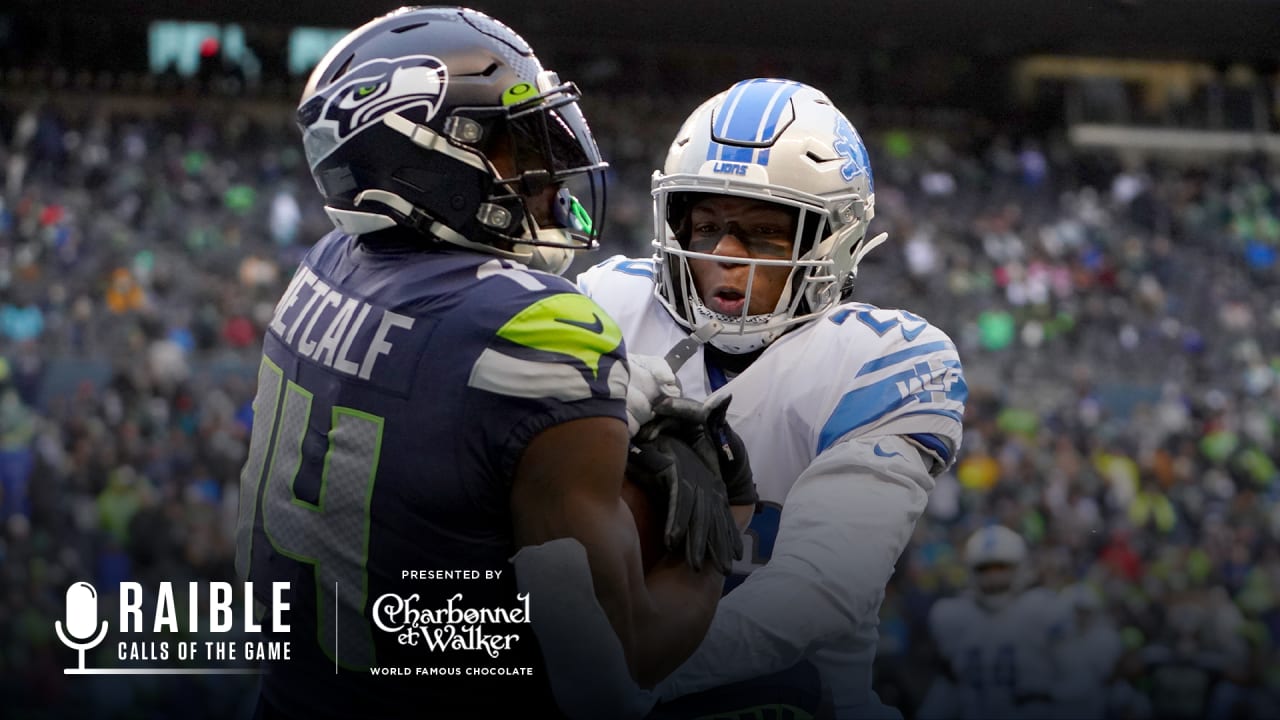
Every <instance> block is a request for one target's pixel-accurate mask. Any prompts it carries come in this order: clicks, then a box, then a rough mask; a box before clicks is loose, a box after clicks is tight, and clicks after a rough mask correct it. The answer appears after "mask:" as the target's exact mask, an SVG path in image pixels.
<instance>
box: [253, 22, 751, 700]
mask: <svg viewBox="0 0 1280 720" xmlns="http://www.w3.org/2000/svg"><path fill="white" fill-rule="evenodd" d="M578 97H579V95H578V92H577V89H576V87H575V86H574V85H573V84H572V83H565V82H561V81H560V80H559V79H558V77H557V76H556V75H555V74H554V73H551V72H549V71H546V70H544V69H543V68H542V66H541V64H540V63H539V61H538V59H537V58H536V57H535V55H534V53H533V51H532V50H531V49H530V47H529V46H528V44H526V43H525V41H524V40H523V39H521V38H520V37H519V36H518V35H517V34H516V33H514V32H513V31H512V30H511V29H509V28H508V27H506V26H505V25H503V24H501V23H499V22H498V21H496V20H494V19H493V18H491V17H488V16H486V15H484V14H482V13H479V12H475V11H471V10H467V9H463V8H405V9H402V10H400V11H396V12H393V13H391V14H389V15H386V16H383V17H380V18H377V19H375V20H373V21H371V22H369V23H368V24H366V25H364V26H363V27H360V28H358V29H356V30H355V31H353V32H352V33H350V34H349V35H348V36H347V37H346V38H344V39H343V40H342V41H340V42H339V43H338V44H337V45H336V46H335V47H334V48H333V49H332V50H330V51H329V53H328V54H327V55H326V56H325V57H324V58H323V59H322V60H321V61H320V63H319V64H318V66H317V67H316V69H315V71H314V72H313V74H312V75H311V78H310V80H309V82H308V84H307V86H306V89H305V90H304V92H303V96H302V100H301V103H300V106H299V108H298V116H297V117H298V123H299V126H300V128H301V130H302V134H303V139H304V147H305V152H306V157H307V160H308V162H309V164H310V168H311V171H312V174H313V176H314V178H315V181H316V184H317V186H318V188H319V189H320V192H321V193H322V194H323V196H324V198H325V205H326V212H327V213H328V215H329V217H330V218H331V219H332V221H333V223H334V225H335V226H336V230H335V231H333V232H331V233H330V234H328V235H326V236H325V237H324V238H322V239H321V240H320V241H319V242H318V243H317V244H316V245H315V246H314V247H313V248H312V249H311V250H310V251H309V252H308V254H307V255H306V257H305V258H304V259H303V261H302V263H301V265H300V267H299V268H298V270H297V273H296V274H295V275H294V277H293V280H292V282H291V283H290V285H289V287H288V288H287V290H286V291H285V293H284V296H283V297H282V298H281V300H280V302H279V304H278V305H277V307H276V309H275V312H274V315H273V317H272V318H271V320H270V323H269V327H268V330H267V332H266V336H265V339H264V347H263V358H262V363H261V368H260V371H259V375H258V393H257V397H256V399H255V400H254V405H253V410H254V422H253V430H252V440H251V445H250V451H249V456H248V459H247V461H246V463H245V466H244V470H243V472H242V476H241V499H240V510H239V513H240V514H239V526H238V531H237V547H236V566H237V570H238V572H239V573H240V574H241V576H242V577H244V578H246V579H247V580H250V581H254V582H255V592H256V593H257V595H258V599H259V600H260V601H261V602H263V603H264V604H266V603H268V602H269V600H270V597H271V583H275V582H288V583H289V584H290V588H289V592H288V594H287V598H288V602H289V613H288V617H289V619H290V622H289V626H290V632H289V635H288V639H289V640H290V641H291V644H292V648H291V656H290V658H289V659H288V660H280V661H276V662H268V663H266V665H265V668H264V669H265V671H266V675H265V677H264V680H263V685H262V693H261V697H260V700H259V705H258V714H259V716H260V717H263V718H268V717H398V716H406V715H414V716H421V715H423V714H432V713H438V712H442V711H446V712H449V713H450V714H451V715H452V714H456V713H459V712H466V713H468V714H469V716H474V717H488V716H495V714H496V713H498V712H503V711H509V709H510V708H511V707H512V706H513V705H517V704H518V706H519V708H520V709H521V711H522V712H524V713H528V714H530V715H532V716H543V715H552V714H555V713H556V710H557V706H558V710H559V712H561V713H564V714H567V715H571V716H597V717H600V716H611V717H623V716H626V715H628V714H637V713H641V712H643V710H644V708H645V705H644V702H643V701H642V700H637V699H636V698H637V697H643V695H642V694H639V695H637V694H636V693H635V692H634V691H635V689H636V687H637V686H638V687H648V686H652V685H653V684H654V683H655V682H657V681H658V680H660V679H661V678H662V677H663V676H665V675H666V674H667V673H668V672H670V671H671V670H672V669H674V668H675V667H676V666H678V665H679V664H680V663H681V662H682V661H683V660H684V659H685V658H686V657H688V655H689V654H690V653H691V652H692V651H693V649H694V647H695V646H696V645H697V643H698V641H699V639H700V638H701V637H702V635H703V634H704V633H705V631H706V628H707V626H708V624H709V622H710V618H711V614H712V612H713V609H714V606H715V602H716V599H717V597H718V595H719V589H720V587H721V585H722V583H723V580H724V573H725V571H726V570H727V565H728V563H729V562H732V560H733V558H732V557H725V556H724V548H725V547H726V546H727V545H726V544H725V542H724V541H723V538H718V539H712V538H708V537H707V533H695V528H694V525H692V524H691V525H690V526H689V527H690V529H689V538H690V539H689V541H688V542H686V543H684V547H685V549H686V550H688V548H693V547H696V545H697V543H699V542H705V543H707V544H708V547H711V545H712V544H713V540H714V541H715V542H720V545H719V546H717V547H716V548H715V551H714V552H712V551H708V552H709V553H711V554H709V555H706V556H705V557H706V559H707V560H708V561H707V562H704V563H697V562H693V563H690V562H687V561H686V558H694V559H695V560H696V559H697V558H698V557H704V556H703V555H699V554H698V553H690V552H683V553H679V554H677V553H676V552H671V553H669V554H668V555H667V556H666V557H665V558H663V559H662V560H660V561H659V562H657V563H656V564H655V565H654V566H653V567H652V568H651V569H649V570H648V571H645V570H644V569H643V568H642V565H641V556H640V550H639V548H640V545H639V542H638V538H637V533H636V529H635V524H634V523H633V521H632V517H631V515H630V514H629V512H628V510H627V506H626V505H625V504H624V503H623V501H622V500H621V499H620V490H621V487H622V481H623V477H624V472H625V471H626V467H627V462H628V456H629V452H628V440H629V436H628V430H627V425H626V422H625V421H626V411H625V401H624V398H625V396H626V393H627V385H628V368H627V365H626V362H625V358H626V353H625V347H624V345H623V342H622V335H621V332H620V331H619V329H618V327H617V325H616V324H615V323H614V321H613V320H612V319H611V318H610V317H609V316H608V315H607V314H606V313H605V312H604V311H603V310H601V309H600V307H599V306H598V305H596V304H595V303H594V302H593V301H591V300H590V299H588V298H587V297H585V296H584V295H582V294H580V293H578V292H577V291H576V290H575V288H574V287H573V285H572V284H571V283H569V282H567V281H565V280H563V279H561V278H560V277H558V276H557V275H558V273H560V272H562V271H563V270H564V269H565V268H566V267H567V265H568V263H569V261H570V259H571V258H572V255H573V253H574V251H577V250H583V249H592V248H594V247H595V246H596V244H597V240H598V237H599V233H600V222H601V220H602V218H603V204H604V185H603V180H604V169H605V167H606V165H605V163H604V162H602V160H601V158H600V155H599V152H598V150H597V147H596V144H595V141H594V139H593V138H592V136H591V133H590V131H589V129H588V127H587V124H586V122H585V121H584V119H583V117H582V115H581V113H580V111H579V108H578V103H577V101H578ZM693 424H694V425H695V426H696V424H697V422H696V421H695V422H694V423H693ZM693 444H694V440H692V439H691V440H688V442H687V443H686V445H688V446H690V447H692V446H693ZM664 447H668V448H670V447H671V445H666V446H664ZM662 457H667V458H675V456H674V455H666V456H662ZM678 457H679V459H680V462H679V463H675V460H674V459H673V460H672V464H671V465H670V467H675V466H676V465H678V469H679V477H680V480H681V481H682V483H683V484H682V485H680V487H681V488H685V489H687V488H690V487H694V488H700V490H699V492H702V494H701V495H699V496H698V500H699V503H700V504H699V505H698V506H697V508H696V512H694V513H692V517H693V518H694V519H693V520H692V521H690V522H691V523H695V524H696V523H697V522H704V523H713V524H714V523H718V524H716V525H714V526H715V527H718V528H724V527H729V528H730V530H731V531H730V532H729V534H728V537H729V540H730V542H737V537H738V535H737V531H736V530H734V529H733V528H732V525H733V522H732V516H731V515H730V511H729V505H728V502H727V496H726V493H725V491H724V483H723V481H722V480H721V476H722V474H723V473H722V471H723V470H725V467H722V466H721V465H720V462H721V459H720V458H718V457H715V456H710V457H709V456H708V455H707V454H706V453H705V452H703V453H702V454H699V453H697V452H692V453H690V452H686V453H684V454H683V455H679V456H678ZM690 458H692V460H690ZM744 465H745V458H743V459H742V460H741V461H739V466H738V467H737V468H736V470H735V471H736V472H738V474H741V471H742V469H743V466H744ZM664 467H666V466H664ZM726 467H727V466H726ZM651 469H652V468H651ZM660 469H661V468H660ZM731 469H732V468H731ZM662 472H663V473H666V470H662ZM672 476H673V475H672V474H671V473H667V474H665V475H663V477H666V478H670V477H672ZM676 504H677V505H678V504H679V503H676ZM682 507H686V509H687V507H688V506H687V505H682ZM726 518H728V519H727V520H726ZM699 527H703V526H699ZM713 534H714V533H713ZM668 546H669V547H670V548H671V549H672V550H673V551H674V550H677V549H679V548H677V547H676V546H675V545H673V544H671V543H669V544H668ZM737 552H738V553H740V552H741V546H740V544H739V545H738V548H737ZM717 553H718V554H717ZM695 566H698V567H695ZM570 628H571V629H572V631H573V633H572V636H570V637H567V636H566V635H565V634H564V633H557V630H564V629H570ZM503 716H506V715H505V714H504V715H503Z"/></svg>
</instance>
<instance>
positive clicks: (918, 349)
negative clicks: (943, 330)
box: [854, 340, 960, 377]
mask: <svg viewBox="0 0 1280 720" xmlns="http://www.w3.org/2000/svg"><path fill="white" fill-rule="evenodd" d="M940 350H955V345H952V344H951V343H950V342H948V341H946V340H938V341H936V342H931V343H925V344H924V345H916V346H914V347H909V348H907V349H905V350H899V351H898V352H895V353H889V354H888V355H885V356H883V357H878V358H876V359H875V360H870V361H868V362H867V363H866V364H865V365H863V366H862V369H860V370H858V374H857V375H854V377H862V376H863V375H868V374H870V373H873V372H875V371H877V370H883V369H885V368H887V367H890V366H891V365H894V364H896V363H899V362H901V361H903V360H906V359H907V358H913V357H918V356H920V355H928V354H929V353H932V352H938V351H940ZM944 364H946V363H945V362H944ZM959 366H960V365H959V363H955V364H953V365H948V367H959Z"/></svg>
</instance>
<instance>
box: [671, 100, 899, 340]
mask: <svg viewBox="0 0 1280 720" xmlns="http://www.w3.org/2000/svg"><path fill="white" fill-rule="evenodd" d="M698 194H716V195H732V196H736V197H744V198H750V199H755V200H763V201H767V202H773V203H778V204H780V205H785V206H789V207H794V208H797V209H798V210H799V216H798V218H797V221H796V236H795V243H794V246H793V248H792V255H791V258H790V259H758V258H757V259H748V258H728V257H723V256H719V255H712V254H709V253H699V252H693V251H691V250H689V249H688V247H687V245H686V243H687V236H686V237H685V238H683V239H681V238H677V236H676V235H677V233H678V232H679V229H680V226H681V224H682V223H683V221H684V218H685V215H686V213H687V212H688V208H689V206H690V205H691V204H692V198H693V197H695V196H696V195H698ZM653 198H654V232H655V235H654V238H655V239H654V248H655V251H656V255H655V257H656V260H657V266H658V282H657V285H656V288H655V293H656V294H657V296H658V299H659V300H660V301H661V302H662V304H663V305H664V306H666V308H667V310H668V311H670V313H671V315H672V316H673V317H674V318H675V319H676V321H677V322H679V323H680V324H681V325H683V326H685V327H687V328H689V329H690V330H692V331H694V332H697V331H699V330H702V329H703V328H705V327H707V326H710V325H713V324H714V323H719V324H720V325H722V326H723V330H722V331H720V332H719V333H718V334H717V335H715V336H713V337H712V338H711V340H710V342H711V344H712V345H714V346H716V347H717V348H719V349H721V350H723V351H725V352H729V353H748V352H752V351H755V350H758V349H760V348H763V347H764V346H765V345H767V344H769V343H770V342H772V341H774V340H776V339H777V338H778V337H779V336H781V335H782V334H783V332H785V331H786V329H787V328H789V327H791V326H793V325H795V324H797V323H802V322H805V321H807V320H810V319H812V318H815V317H818V316H820V315H821V314H822V313H823V312H824V311H826V310H827V309H828V308H830V307H831V306H832V305H834V304H835V303H837V302H839V301H840V297H841V293H842V289H843V288H844V286H845V282H846V281H847V280H848V279H850V278H851V277H853V276H854V275H856V273H857V268H858V263H859V261H861V259H862V257H863V256H865V255H866V253H867V252H869V251H870V250H871V249H872V248H874V247H875V246H876V245H879V244H880V243H881V242H883V241H884V239H885V235H884V234H881V235H879V236H877V237H876V238H874V239H871V240H867V237H866V235H867V225H868V223H870V221H871V218H872V217H873V216H874V214H875V213H874V210H875V192H874V183H873V180H872V177H871V164H870V162H869V160H868V158H867V150H866V147H865V146H864V145H863V144H862V138H861V137H859V136H858V132H857V130H855V129H854V127H853V125H852V124H850V122H849V120H848V119H847V118H846V117H845V116H844V115H843V114H842V113H841V112H840V111H839V110H837V109H836V108H835V106H834V105H832V104H831V101H830V100H829V99H828V98H827V96H826V95H824V94H823V93H822V92H820V91H818V90H816V89H814V88H812V87H809V86H808V85H803V84H801V83H798V82H792V81H789V80H777V79H765V78H756V79H753V80H744V81H742V82H739V83H737V84H736V85H734V86H733V87H731V88H729V89H728V90H726V91H724V92H722V93H720V94H719V95H716V96H715V97H713V98H711V99H710V100H707V101H706V102H704V103H703V104H702V105H701V106H700V107H698V109H697V110H695V111H694V112H693V114H692V115H690V116H689V118H688V119H687V120H686V121H685V123H684V125H683V127H681V128H680V132H679V133H678V134H677V135H676V138H675V142H673V143H672V144H671V148H670V150H668V152H667V159H666V163H665V164H664V165H663V169H662V170H661V171H658V172H655V173H654V174H653ZM682 240H683V242H682ZM690 258H694V259H713V260H715V261H717V262H722V263H735V264H747V265H750V266H751V270H750V276H749V280H748V284H747V297H746V302H744V303H743V304H742V307H743V309H742V314H741V315H736V316H729V315H724V314H721V313H717V312H714V311H712V310H711V309H709V308H708V307H707V306H706V305H704V304H703V302H702V299H701V298H700V297H698V294H697V291H696V289H695V287H694V283H693V276H692V274H691V271H690V269H689V263H688V260H689V259H690ZM766 265H773V266H777V265H783V266H790V267H791V268H792V271H791V274H790V277H789V279H788V280H787V284H786V286H785V288H784V290H783V292H782V295H781V296H780V298H779V299H778V304H777V306H776V307H775V308H774V310H773V312H770V313H765V314H760V315H748V314H747V313H748V308H749V307H750V304H751V303H750V292H751V287H752V281H754V279H755V273H756V269H757V268H758V267H760V266H766Z"/></svg>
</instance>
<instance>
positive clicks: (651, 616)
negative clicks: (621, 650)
mask: <svg viewBox="0 0 1280 720" xmlns="http://www.w3.org/2000/svg"><path fill="white" fill-rule="evenodd" d="M723 587H724V576H723V575H721V574H719V573H717V572H715V571H714V570H709V569H704V570H703V571H702V572H694V571H693V570H691V569H690V568H689V566H688V565H686V564H685V563H684V561H683V560H682V559H681V558H680V557H679V556H672V557H669V558H667V559H664V560H663V561H661V562H659V563H658V564H657V565H655V566H654V567H653V568H652V569H650V570H649V572H648V573H647V574H646V575H645V588H646V590H647V591H648V600H649V602H648V603H646V604H644V605H643V606H641V607H642V609H641V610H639V611H638V613H637V617H636V618H635V620H634V622H633V625H632V629H633V631H634V632H633V635H632V637H633V639H634V647H633V654H632V657H633V659H634V666H633V668H634V671H635V676H636V680H637V682H639V683H640V685H641V686H642V687H645V688H650V687H653V686H654V685H655V684H656V683H658V682H659V681H660V680H662V679H663V678H665V677H666V676H667V675H669V674H671V672H672V671H674V670H675V669H676V668H677V667H679V666H680V664H681V663H683V662H684V661H685V660H687V659H688V658H689V656H690V655H692V654H693V651H694V650H695V649H696V648H697V647H698V643H699V642H700V641H701V640H702V638H703V636H704V635H705V634H706V632H707V628H708V627H709V626H710V625H711V618H712V617H713V616H714V614H715V609H716V602H717V600H718V599H719V597H720V593H721V589H722V588H723Z"/></svg>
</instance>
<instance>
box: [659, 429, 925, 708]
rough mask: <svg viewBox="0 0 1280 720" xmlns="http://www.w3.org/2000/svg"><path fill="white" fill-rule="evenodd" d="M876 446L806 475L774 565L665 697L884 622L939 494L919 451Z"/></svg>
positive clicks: (736, 598)
mask: <svg viewBox="0 0 1280 720" xmlns="http://www.w3.org/2000/svg"><path fill="white" fill-rule="evenodd" d="M876 445H877V443H876V442H874V441H857V440H854V441H849V442H848V443H842V444H841V445H839V446H837V447H835V448H832V449H831V450H830V451H828V452H829V453H830V454H824V455H822V456H819V458H818V459H817V460H815V461H814V463H813V464H812V465H811V466H810V467H809V469H807V470H806V471H805V472H804V473H803V474H802V475H801V477H800V478H799V479H798V480H797V482H796V485H795V486H794V487H793V489H792V491H791V493H790V494H789V495H788V496H787V501H786V503H785V505H784V507H783V513H782V523H781V526H780V528H779V533H778V539H777V542H776V544H775V546H774V551H773V556H772V558H771V559H770V560H769V563H768V564H767V565H765V566H764V567H762V568H759V569H757V570H756V571H755V572H753V573H752V574H751V576H750V577H749V578H748V579H747V581H746V582H745V583H744V584H743V585H742V586H741V587H739V588H738V589H737V590H735V591H734V592H732V593H730V594H729V595H728V596H726V597H725V598H724V600H722V601H721V602H720V606H719V608H718V609H717V611H716V616H715V620H714V621H713V623H712V625H711V629H710V630H709V631H708V633H707V637H706V639H705V640H704V641H703V644H702V646H701V647H699V648H698V651H697V652H696V653H695V654H694V656H693V657H691V658H690V660H689V661H688V662H687V663H686V664H685V665H684V666H682V667H681V668H680V669H679V670H678V671H677V672H676V673H675V674H674V675H673V677H672V678H670V679H669V680H668V681H667V682H664V684H663V687H662V688H661V689H660V691H661V693H662V695H663V697H675V696H678V695H683V694H687V693H690V692H696V691H699V690H703V689H706V688H708V687H712V686H715V685H720V684H724V683H728V682H734V681H738V680H745V679H748V678H751V677H756V676H758V675H762V674H766V673H772V672H776V671H780V670H784V669H786V668H788V667H790V666H792V665H793V664H795V663H796V662H798V661H799V660H801V659H802V658H803V657H804V656H805V655H806V654H807V653H809V652H810V651H811V650H813V649H815V648H816V647H817V646H820V645H822V644H824V643H828V642H831V641H832V640H834V639H837V638H839V639H841V641H842V642H843V641H845V639H847V638H850V637H851V636H852V635H853V633H854V630H855V628H857V627H858V626H859V625H860V624H862V623H865V622H870V621H873V620H874V619H875V616H876V613H877V612H878V610H879V606H880V599H881V597H882V595H883V592H884V587H885V584H886V583H887V582H888V580H889V577H890V575H892V573H893V567H894V564H895V563H896V562H897V559H898V557H899V556H900V555H901V553H902V551H903V549H904V548H905V547H906V544H907V541H908V540H909V539H910V537H911V534H912V531H913V530H914V527H915V522H916V519H917V518H918V517H919V516H920V513H921V512H922V511H923V510H924V506H925V503H926V501H927V498H928V490H929V489H931V488H932V479H931V478H930V477H929V475H928V472H927V470H926V469H925V465H924V463H923V461H922V460H921V459H920V457H919V455H918V453H917V452H916V451H915V450H914V449H913V447H912V446H910V445H908V444H907V443H906V442H905V441H901V440H894V439H883V441H882V442H881V443H880V447H881V453H886V454H889V455H890V457H888V458H886V457H885V456H884V455H883V454H882V455H877V454H875V453H874V448H875V447H876ZM868 456H869V457H868ZM877 458H878V459H877ZM850 641H851V640H850Z"/></svg>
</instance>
